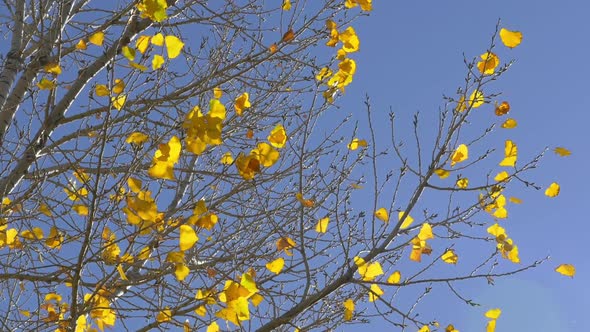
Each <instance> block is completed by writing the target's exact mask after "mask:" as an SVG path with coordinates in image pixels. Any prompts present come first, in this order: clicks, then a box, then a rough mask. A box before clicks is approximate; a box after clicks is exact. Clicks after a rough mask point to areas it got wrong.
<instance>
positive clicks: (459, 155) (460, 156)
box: [451, 144, 469, 167]
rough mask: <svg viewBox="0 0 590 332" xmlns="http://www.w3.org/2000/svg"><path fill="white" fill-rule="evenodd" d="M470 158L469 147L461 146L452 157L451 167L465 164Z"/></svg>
mask: <svg viewBox="0 0 590 332" xmlns="http://www.w3.org/2000/svg"><path fill="white" fill-rule="evenodd" d="M468 158H469V149H468V148H467V145H465V144H461V145H459V146H458V147H457V149H456V150H455V152H453V155H452V156H451V167H452V166H455V164H457V163H460V162H463V161H465V160H467V159H468Z"/></svg>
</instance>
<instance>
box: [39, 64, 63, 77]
mask: <svg viewBox="0 0 590 332" xmlns="http://www.w3.org/2000/svg"><path fill="white" fill-rule="evenodd" d="M43 69H44V70H45V72H47V73H49V74H53V75H55V76H57V75H59V74H61V67H60V66H59V64H58V63H56V62H51V63H48V64H46V65H45V66H44V67H43Z"/></svg>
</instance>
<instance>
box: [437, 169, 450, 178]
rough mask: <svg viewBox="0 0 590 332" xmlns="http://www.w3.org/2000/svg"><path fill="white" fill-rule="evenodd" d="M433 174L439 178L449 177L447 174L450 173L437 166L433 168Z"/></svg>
mask: <svg viewBox="0 0 590 332" xmlns="http://www.w3.org/2000/svg"><path fill="white" fill-rule="evenodd" d="M434 174H436V175H438V177H439V178H441V179H446V178H448V177H449V175H451V172H449V171H447V170H445V169H442V168H437V169H435V170H434Z"/></svg>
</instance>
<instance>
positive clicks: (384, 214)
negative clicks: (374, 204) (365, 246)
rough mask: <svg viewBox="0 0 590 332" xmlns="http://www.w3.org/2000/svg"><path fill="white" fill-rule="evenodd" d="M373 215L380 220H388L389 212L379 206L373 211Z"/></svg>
mask: <svg viewBox="0 0 590 332" xmlns="http://www.w3.org/2000/svg"><path fill="white" fill-rule="evenodd" d="M375 217H377V219H379V220H381V221H384V222H389V213H388V212H387V210H386V209H385V208H379V209H378V210H377V211H375Z"/></svg>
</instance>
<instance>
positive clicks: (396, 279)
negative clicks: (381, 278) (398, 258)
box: [387, 271, 402, 284]
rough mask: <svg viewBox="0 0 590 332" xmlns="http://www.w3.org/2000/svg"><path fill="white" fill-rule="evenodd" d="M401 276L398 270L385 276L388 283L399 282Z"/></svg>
mask: <svg viewBox="0 0 590 332" xmlns="http://www.w3.org/2000/svg"><path fill="white" fill-rule="evenodd" d="M401 278H402V274H401V273H400V272H399V271H395V272H393V273H392V274H391V275H390V276H389V278H387V282H388V283H390V284H399V282H400V280H401Z"/></svg>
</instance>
